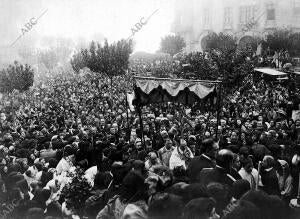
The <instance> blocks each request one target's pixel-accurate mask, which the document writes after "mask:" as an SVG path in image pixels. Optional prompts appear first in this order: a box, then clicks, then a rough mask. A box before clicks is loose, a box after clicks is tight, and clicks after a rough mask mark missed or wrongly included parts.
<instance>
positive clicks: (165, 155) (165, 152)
mask: <svg viewBox="0 0 300 219" xmlns="http://www.w3.org/2000/svg"><path fill="white" fill-rule="evenodd" d="M172 144H173V143H172V140H171V139H170V138H167V139H166V141H165V146H164V147H162V148H161V149H159V150H158V156H159V159H160V160H161V162H162V164H163V165H165V166H167V167H169V163H170V158H171V155H172V152H173V151H174V149H175V147H174V146H172Z"/></svg>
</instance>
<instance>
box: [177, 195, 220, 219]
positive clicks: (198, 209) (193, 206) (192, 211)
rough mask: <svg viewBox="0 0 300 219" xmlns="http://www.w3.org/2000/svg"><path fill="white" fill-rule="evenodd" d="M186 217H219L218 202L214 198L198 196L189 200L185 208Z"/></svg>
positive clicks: (212, 218)
mask: <svg viewBox="0 0 300 219" xmlns="http://www.w3.org/2000/svg"><path fill="white" fill-rule="evenodd" d="M183 218H184V219H218V218H220V216H219V215H218V214H217V213H216V202H215V200H214V199H212V198H197V199H192V200H191V201H189V202H188V203H187V204H186V205H185V207H184V210H183Z"/></svg>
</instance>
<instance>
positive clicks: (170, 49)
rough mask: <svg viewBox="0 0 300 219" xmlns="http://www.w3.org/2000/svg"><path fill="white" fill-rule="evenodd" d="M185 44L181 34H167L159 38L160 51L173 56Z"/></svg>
mask: <svg viewBox="0 0 300 219" xmlns="http://www.w3.org/2000/svg"><path fill="white" fill-rule="evenodd" d="M185 46H186V44H185V41H184V39H183V38H182V37H181V36H173V35H168V36H166V37H164V38H162V39H161V42H160V51H161V52H164V53H168V54H170V55H171V56H173V55H175V54H176V53H179V52H181V51H182V49H183V48H184V47H185Z"/></svg>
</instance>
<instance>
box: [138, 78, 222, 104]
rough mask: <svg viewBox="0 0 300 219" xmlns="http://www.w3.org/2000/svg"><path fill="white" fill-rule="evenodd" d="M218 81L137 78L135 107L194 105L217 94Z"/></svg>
mask: <svg viewBox="0 0 300 219" xmlns="http://www.w3.org/2000/svg"><path fill="white" fill-rule="evenodd" d="M217 83H219V82H218V81H200V80H183V79H170V78H151V77H135V89H134V90H135V93H134V94H135V97H134V100H133V103H134V105H139V106H144V105H147V104H151V103H164V102H180V103H184V104H193V103H195V102H199V101H200V100H203V99H205V98H208V97H213V96H214V95H215V94H216V84H217Z"/></svg>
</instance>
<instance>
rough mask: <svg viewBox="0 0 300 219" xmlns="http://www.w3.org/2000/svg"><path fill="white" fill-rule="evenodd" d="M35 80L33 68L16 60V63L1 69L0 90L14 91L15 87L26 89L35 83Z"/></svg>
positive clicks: (21, 89)
mask: <svg viewBox="0 0 300 219" xmlns="http://www.w3.org/2000/svg"><path fill="white" fill-rule="evenodd" d="M33 81H34V71H33V69H32V68H31V67H30V66H29V65H27V64H25V65H22V64H20V63H18V62H17V61H15V62H14V65H9V66H8V68H6V69H3V70H2V71H0V92H12V91H13V90H14V89H16V90H19V91H21V92H23V91H26V90H28V89H29V88H30V87H31V86H32V85H33Z"/></svg>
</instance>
